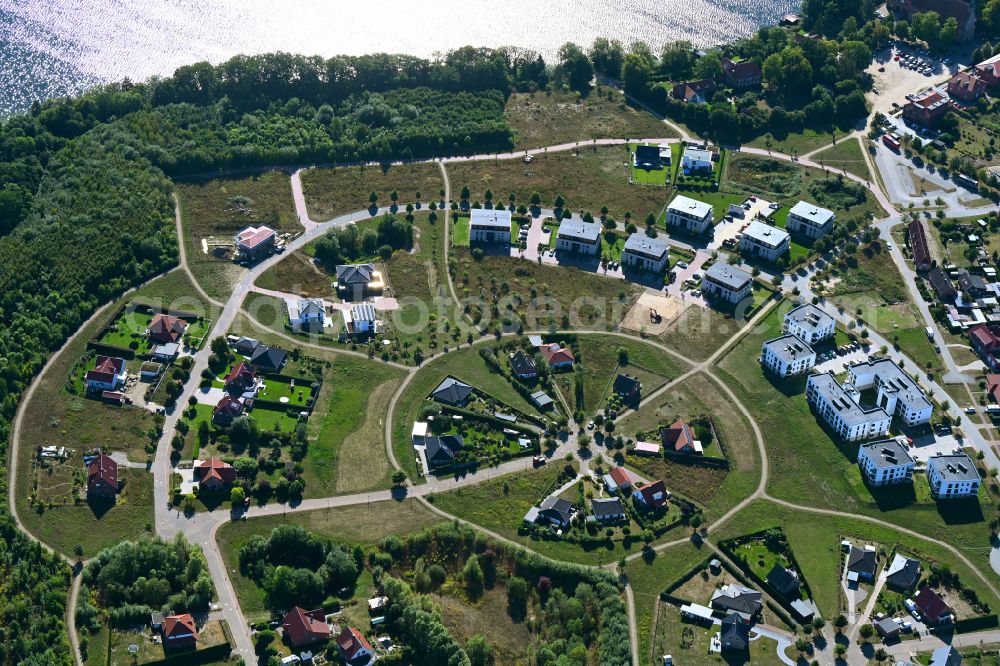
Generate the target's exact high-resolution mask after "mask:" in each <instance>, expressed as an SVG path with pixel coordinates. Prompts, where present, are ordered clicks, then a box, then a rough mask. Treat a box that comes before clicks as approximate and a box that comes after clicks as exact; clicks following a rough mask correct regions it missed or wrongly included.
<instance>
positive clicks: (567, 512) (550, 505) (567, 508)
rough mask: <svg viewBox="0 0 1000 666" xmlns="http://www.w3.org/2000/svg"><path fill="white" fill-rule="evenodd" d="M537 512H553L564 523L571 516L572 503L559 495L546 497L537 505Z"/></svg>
mask: <svg viewBox="0 0 1000 666" xmlns="http://www.w3.org/2000/svg"><path fill="white" fill-rule="evenodd" d="M538 509H539V513H550V514H551V513H554V514H556V515H557V516H558V517H559V518H560V519H561V520H562V521H563V522H564V523H568V522H569V521H570V518H572V517H573V511H572V509H573V505H572V504H570V503H569V502H568V501H566V500H564V499H562V498H561V497H546V498H545V499H544V500H542V503H541V504H540V505H539V506H538Z"/></svg>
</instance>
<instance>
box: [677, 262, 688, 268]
mask: <svg viewBox="0 0 1000 666" xmlns="http://www.w3.org/2000/svg"><path fill="white" fill-rule="evenodd" d="M687 267H688V263H687V262H686V261H678V262H677V268H687Z"/></svg>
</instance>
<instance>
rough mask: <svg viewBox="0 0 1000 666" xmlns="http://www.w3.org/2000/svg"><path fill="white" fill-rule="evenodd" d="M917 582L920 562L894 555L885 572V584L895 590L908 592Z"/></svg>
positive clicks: (897, 554)
mask: <svg viewBox="0 0 1000 666" xmlns="http://www.w3.org/2000/svg"><path fill="white" fill-rule="evenodd" d="M919 580H920V562H918V561H917V560H912V559H910V558H909V557H904V556H903V555H900V554H899V553H896V556H895V557H894V558H892V563H891V564H890V565H889V569H888V570H887V571H886V577H885V582H886V583H888V584H889V585H891V586H893V587H895V588H900V589H904V590H908V589H910V588H911V587H913V586H914V585H916V584H917V581H919Z"/></svg>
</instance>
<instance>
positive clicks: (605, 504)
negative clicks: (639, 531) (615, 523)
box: [590, 497, 625, 518]
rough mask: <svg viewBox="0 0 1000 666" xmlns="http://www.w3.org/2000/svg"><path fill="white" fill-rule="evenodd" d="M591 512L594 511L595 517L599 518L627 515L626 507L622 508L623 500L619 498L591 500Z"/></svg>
mask: <svg viewBox="0 0 1000 666" xmlns="http://www.w3.org/2000/svg"><path fill="white" fill-rule="evenodd" d="M590 510H591V511H593V513H594V515H595V516H597V517H598V518H603V517H606V516H622V515H624V514H625V507H623V506H622V502H621V500H620V499H618V498H617V497H611V498H606V499H601V498H594V499H592V500H590Z"/></svg>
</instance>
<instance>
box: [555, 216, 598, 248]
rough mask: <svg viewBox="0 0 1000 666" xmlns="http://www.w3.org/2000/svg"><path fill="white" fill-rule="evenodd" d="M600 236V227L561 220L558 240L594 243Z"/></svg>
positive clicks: (591, 223)
mask: <svg viewBox="0 0 1000 666" xmlns="http://www.w3.org/2000/svg"><path fill="white" fill-rule="evenodd" d="M600 235H601V225H599V224H598V223H596V222H583V221H581V220H563V221H562V223H561V224H560V225H559V231H558V233H557V237H558V238H566V239H569V240H576V241H580V242H583V243H595V242H597V239H598V238H599V237H600Z"/></svg>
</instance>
